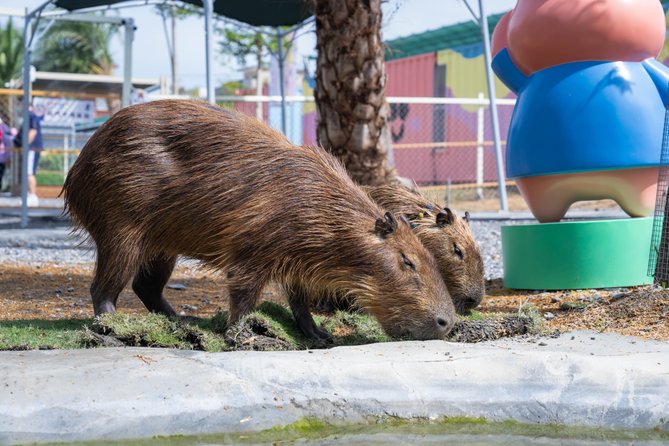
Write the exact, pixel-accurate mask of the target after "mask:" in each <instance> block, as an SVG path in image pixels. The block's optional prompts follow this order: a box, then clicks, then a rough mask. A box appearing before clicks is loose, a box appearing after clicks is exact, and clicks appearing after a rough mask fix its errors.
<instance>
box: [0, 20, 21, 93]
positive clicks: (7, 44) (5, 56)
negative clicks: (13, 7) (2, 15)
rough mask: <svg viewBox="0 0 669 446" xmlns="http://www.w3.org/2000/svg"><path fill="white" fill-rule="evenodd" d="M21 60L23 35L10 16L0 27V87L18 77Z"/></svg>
mask: <svg viewBox="0 0 669 446" xmlns="http://www.w3.org/2000/svg"><path fill="white" fill-rule="evenodd" d="M22 60H23V36H22V35H21V33H20V32H19V31H18V30H17V29H16V28H14V24H13V23H12V19H11V17H10V18H9V20H8V21H7V23H6V24H5V27H4V28H2V27H0V87H3V86H4V85H5V83H7V82H9V81H10V80H12V79H16V78H18V77H19V75H20V73H21V62H22Z"/></svg>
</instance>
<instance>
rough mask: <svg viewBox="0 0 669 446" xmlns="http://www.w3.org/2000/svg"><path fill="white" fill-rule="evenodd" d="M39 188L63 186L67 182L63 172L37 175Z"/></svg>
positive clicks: (43, 172) (44, 172)
mask: <svg viewBox="0 0 669 446" xmlns="http://www.w3.org/2000/svg"><path fill="white" fill-rule="evenodd" d="M35 179H36V180H37V185H38V186H62V185H63V183H64V182H65V177H64V176H63V172H53V171H42V172H40V171H39V170H38V171H37V173H36V174H35Z"/></svg>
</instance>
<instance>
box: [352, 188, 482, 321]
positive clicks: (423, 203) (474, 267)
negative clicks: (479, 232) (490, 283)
mask: <svg viewBox="0 0 669 446" xmlns="http://www.w3.org/2000/svg"><path fill="white" fill-rule="evenodd" d="M365 190H366V191H367V192H368V193H369V195H370V196H371V197H372V199H373V200H374V201H376V202H377V203H378V204H379V205H381V207H383V208H384V209H387V210H389V211H390V212H393V213H394V214H396V215H403V216H405V217H406V218H407V219H409V221H410V222H411V225H412V227H414V231H415V233H416V235H417V236H418V238H419V239H420V240H421V242H423V245H425V247H426V248H427V249H428V251H430V252H431V253H432V254H433V255H434V257H435V259H436V260H437V264H438V265H439V270H440V271H441V275H442V277H443V278H444V281H445V282H446V286H447V287H448V291H449V292H450V294H451V297H452V298H453V303H454V304H455V308H456V310H457V311H458V312H459V313H466V312H467V311H469V310H471V309H472V308H475V307H476V306H477V305H478V304H480V303H481V300H483V296H484V295H485V277H484V271H483V259H482V258H481V251H480V250H479V246H478V244H477V243H476V241H475V240H474V236H473V234H472V232H471V230H470V228H469V224H468V223H469V215H468V214H467V213H465V218H461V217H460V216H458V215H457V213H456V212H454V211H452V210H451V209H449V208H448V207H446V208H442V207H441V206H439V205H438V204H437V203H435V202H433V201H431V200H429V199H427V198H426V197H423V196H422V195H420V193H419V192H417V191H412V190H409V189H407V188H405V187H403V186H401V185H384V186H373V187H365Z"/></svg>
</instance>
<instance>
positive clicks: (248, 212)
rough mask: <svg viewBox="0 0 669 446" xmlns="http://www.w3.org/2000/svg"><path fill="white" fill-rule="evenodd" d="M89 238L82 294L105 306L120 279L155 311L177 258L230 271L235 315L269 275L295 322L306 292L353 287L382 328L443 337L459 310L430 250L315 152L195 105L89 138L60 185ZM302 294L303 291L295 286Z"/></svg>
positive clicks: (127, 116)
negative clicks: (88, 279)
mask: <svg viewBox="0 0 669 446" xmlns="http://www.w3.org/2000/svg"><path fill="white" fill-rule="evenodd" d="M63 191H64V195H65V203H66V209H67V211H68V212H69V213H70V215H71V217H72V220H73V222H74V224H75V225H76V226H77V227H78V228H81V229H85V230H86V231H87V232H88V234H89V235H90V238H91V239H92V240H93V241H94V242H95V244H96V246H97V260H96V269H95V276H94V278H93V282H92V285H91V296H92V299H93V307H94V311H95V314H96V315H99V314H101V313H105V312H113V311H115V309H116V300H117V298H118V295H119V293H120V292H121V290H122V289H123V287H124V286H125V285H126V284H127V283H128V282H129V281H130V280H132V288H133V290H134V291H135V293H136V294H137V295H138V296H139V298H140V299H141V300H142V302H143V303H144V305H145V306H146V307H147V308H148V309H149V310H150V311H155V312H161V313H165V314H168V315H172V314H174V310H173V309H172V307H171V306H170V304H169V303H168V302H167V301H166V300H165V298H164V297H163V293H162V291H163V287H164V286H165V284H166V283H167V281H168V279H169V277H170V275H171V273H172V270H173V268H174V265H175V262H176V260H177V257H178V256H185V257H189V258H194V259H199V260H200V261H202V262H203V263H204V265H206V266H209V267H212V268H215V269H217V270H220V271H223V272H225V273H226V277H227V285H228V289H229V296H230V321H231V323H235V322H236V321H238V320H239V319H240V318H241V317H242V316H243V315H245V314H246V313H248V312H249V311H251V310H252V309H253V307H254V306H255V304H256V302H257V301H258V299H259V296H260V295H261V292H262V289H263V287H264V286H265V285H266V284H267V283H268V282H275V283H277V284H279V285H280V286H281V287H283V288H284V290H285V291H286V294H287V296H289V304H290V307H291V310H292V312H293V315H294V316H295V319H296V321H297V323H298V325H299V326H300V328H301V329H302V331H303V332H304V333H305V334H307V335H310V336H314V337H318V338H327V337H328V335H327V333H325V332H323V331H322V330H321V329H320V328H319V327H317V326H316V324H315V322H314V320H313V318H312V316H311V313H310V311H309V304H310V299H311V296H320V295H323V294H330V295H350V296H352V297H353V298H354V299H355V305H356V306H357V307H359V308H361V309H363V310H364V311H366V312H368V313H370V314H372V315H374V316H375V317H376V318H377V319H378V321H379V322H380V323H381V325H382V326H383V328H384V329H385V330H386V332H387V333H389V334H390V335H393V336H397V335H403V334H408V335H410V336H412V337H414V338H417V339H433V338H442V337H444V336H445V335H446V334H447V333H448V332H449V331H450V330H451V328H452V327H453V325H454V323H455V310H454V307H453V303H452V300H451V297H450V295H449V294H448V290H447V288H446V286H445V284H444V281H443V279H442V278H441V275H440V273H439V269H438V266H437V263H436V261H435V259H434V257H433V255H432V254H430V253H429V252H428V250H427V249H426V248H425V247H424V246H423V245H422V244H421V242H420V241H419V240H418V238H417V237H416V235H415V234H414V232H413V231H412V229H411V228H410V226H409V223H408V222H407V221H406V219H404V218H400V219H396V218H395V217H393V215H392V214H390V213H387V212H385V211H384V210H383V208H382V207H380V206H379V205H378V204H376V203H375V202H373V201H372V200H371V199H370V198H369V196H368V195H367V194H366V193H365V192H364V191H363V190H362V189H361V188H360V187H358V186H357V185H355V184H354V183H353V182H352V180H351V179H350V178H349V177H348V175H347V174H346V171H345V170H344V168H343V167H342V165H341V164H340V163H339V161H337V160H336V159H335V158H334V157H332V156H331V155H329V154H328V153H327V152H325V151H324V150H322V149H320V148H307V147H299V146H295V145H293V144H292V143H290V141H288V139H287V138H286V137H285V136H283V135H282V134H281V133H279V132H277V131H275V130H273V129H271V128H270V127H268V126H267V125H265V124H263V123H261V122H260V121H258V120H256V119H255V118H252V117H249V116H246V115H243V114H240V113H236V112H232V111H229V110H225V109H222V108H218V107H216V106H212V105H209V104H206V103H203V102H198V101H179V100H164V101H155V102H149V103H145V104H138V105H134V106H131V107H127V108H125V109H123V110H121V111H119V112H118V113H116V114H115V115H114V116H113V117H112V118H110V119H109V120H108V121H107V122H106V123H104V124H103V125H102V126H101V127H100V128H99V129H98V131H97V132H96V133H95V134H94V135H93V136H92V137H91V138H90V139H89V141H88V142H87V143H86V146H85V147H84V149H83V150H82V152H81V155H80V156H79V158H78V159H77V161H76V162H75V163H74V165H73V166H72V169H71V170H70V172H69V174H68V176H67V179H66V181H65V185H64V187H63ZM293 290H298V292H293Z"/></svg>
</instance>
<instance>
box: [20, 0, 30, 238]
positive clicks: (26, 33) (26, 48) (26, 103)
mask: <svg viewBox="0 0 669 446" xmlns="http://www.w3.org/2000/svg"><path fill="white" fill-rule="evenodd" d="M31 18H32V16H31V15H30V14H29V13H28V8H26V15H25V19H24V24H23V123H22V129H21V146H22V147H21V227H22V228H25V227H27V226H28V151H29V150H30V141H29V139H30V138H29V134H30V111H29V107H30V83H31V79H30V53H31V50H30V47H31V45H30V44H31V39H30V19H31Z"/></svg>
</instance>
